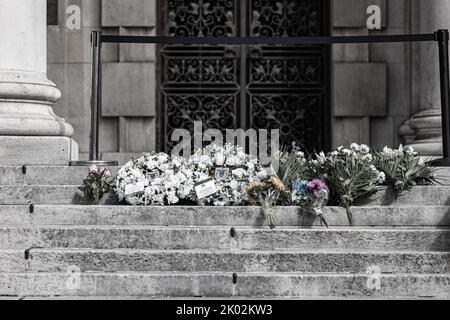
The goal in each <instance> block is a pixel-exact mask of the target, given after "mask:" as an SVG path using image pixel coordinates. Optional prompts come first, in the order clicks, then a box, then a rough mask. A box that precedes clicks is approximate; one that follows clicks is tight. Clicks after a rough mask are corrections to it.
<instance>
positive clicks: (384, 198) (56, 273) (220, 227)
mask: <svg viewBox="0 0 450 320" xmlns="http://www.w3.org/2000/svg"><path fill="white" fill-rule="evenodd" d="M116 170H117V168H116ZM442 174H443V175H446V176H448V172H447V171H446V170H442ZM85 175H86V168H67V167H26V168H23V167H0V298H1V297H4V298H6V297H10V298H32V299H36V298H42V297H53V298H58V297H68V298H99V299H105V298H108V299H110V298H133V299H134V298H136V299H143V298H164V297H174V298H177V297H184V298H196V297H205V298H210V297H215V298H237V297H241V298H242V297H244V298H257V297H265V298H299V299H308V298H368V297H370V298H400V299H404V298H413V299H414V298H450V229H449V226H450V184H449V185H448V186H447V185H443V186H435V187H416V188H414V189H413V190H412V192H410V193H407V194H405V195H404V196H401V197H399V198H398V199H397V200H395V199H393V198H392V197H391V195H390V193H389V192H387V191H386V192H381V193H379V194H377V195H376V196H374V197H373V198H371V199H369V200H368V201H366V202H365V203H361V204H360V206H358V207H354V208H353V215H354V220H355V227H349V226H348V223H347V217H346V213H345V210H343V209H342V208H336V207H329V208H326V210H325V215H326V219H327V222H328V223H329V225H330V228H328V229H327V228H325V227H322V226H320V225H319V224H318V222H317V221H315V220H314V219H313V218H312V217H311V216H310V215H308V214H304V213H302V212H301V210H299V208H294V207H286V208H276V210H275V215H276V218H277V221H278V225H279V227H277V229H275V230H269V229H268V228H267V227H265V218H264V215H263V214H262V212H261V210H260V209H259V208H257V207H226V208H212V207H130V206H118V205H114V203H115V201H116V200H115V198H114V197H113V196H111V197H109V198H108V199H106V200H105V202H104V204H103V205H101V206H90V205H87V204H86V203H85V202H84V200H83V198H82V196H81V194H80V192H78V191H77V186H78V185H79V184H80V182H81V180H82V179H83V178H84V176H85Z"/></svg>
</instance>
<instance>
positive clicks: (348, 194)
mask: <svg viewBox="0 0 450 320" xmlns="http://www.w3.org/2000/svg"><path fill="white" fill-rule="evenodd" d="M309 168H310V171H311V172H310V174H312V175H314V176H316V177H321V178H322V179H323V180H325V181H327V182H328V185H329V186H330V187H331V190H332V191H333V196H334V198H333V200H334V202H336V203H338V204H339V205H341V206H343V207H344V208H345V209H346V211H347V216H348V220H349V223H350V225H353V216H352V212H351V209H350V207H351V206H352V205H353V203H354V202H355V201H356V200H358V199H360V198H363V197H367V196H370V195H372V194H374V193H376V192H377V191H378V185H379V184H381V183H383V182H384V180H385V175H384V173H383V172H380V171H378V170H377V168H376V167H375V166H374V161H373V157H372V154H371V153H370V149H369V147H368V146H366V145H358V144H356V143H353V144H352V145H351V146H350V149H344V148H343V147H339V148H337V149H336V150H335V151H333V152H331V153H330V154H329V155H328V156H325V154H324V153H323V152H321V153H319V154H318V155H316V156H315V159H312V160H310V163H309Z"/></svg>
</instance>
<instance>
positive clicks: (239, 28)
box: [160, 0, 330, 150]
mask: <svg viewBox="0 0 450 320" xmlns="http://www.w3.org/2000/svg"><path fill="white" fill-rule="evenodd" d="M160 9H161V11H160V12H162V13H163V18H162V19H161V31H162V34H165V35H170V36H175V35H176V36H199V37H201V36H230V37H232V36H252V37H258V36H270V37H272V36H274V37H288V36H304V35H310V36H312V35H326V34H328V30H329V5H328V0H248V1H242V0H241V1H239V0H168V1H165V0H162V1H161V2H160ZM160 65H161V69H160V91H161V101H160V105H161V110H160V111H161V112H160V116H161V131H160V132H161V147H162V149H165V150H168V149H170V148H171V146H173V143H171V142H170V137H171V134H172V132H173V130H174V129H176V128H184V129H188V130H190V131H192V130H193V121H199V120H201V121H203V124H204V129H207V128H214V129H232V128H243V129H247V128H254V129H260V128H261V129H280V137H281V144H290V143H291V142H292V141H296V143H297V145H301V146H303V147H305V148H307V149H322V148H325V149H327V148H328V147H329V140H330V139H329V123H330V103H329V100H330V97H329V96H330V57H329V48H328V47H327V46H317V45H314V46H280V45H277V46H273V45H272V46H247V45H243V46H212V45H204V46H192V45H189V46H187V45H170V46H169V45H167V46H163V47H161V48H160Z"/></svg>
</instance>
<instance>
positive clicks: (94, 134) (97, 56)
mask: <svg viewBox="0 0 450 320" xmlns="http://www.w3.org/2000/svg"><path fill="white" fill-rule="evenodd" d="M101 37H102V33H101V32H100V31H93V32H92V33H91V46H92V70H91V72H92V87H91V128H90V130H91V132H90V136H89V160H87V161H72V162H71V163H70V165H71V166H91V165H94V164H95V165H97V166H117V165H118V163H117V161H101V160H99V127H100V119H101V105H102V104H101V99H102V92H101V88H102V79H101V75H102V69H101V68H102V39H101Z"/></svg>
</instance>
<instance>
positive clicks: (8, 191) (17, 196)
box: [0, 185, 118, 205]
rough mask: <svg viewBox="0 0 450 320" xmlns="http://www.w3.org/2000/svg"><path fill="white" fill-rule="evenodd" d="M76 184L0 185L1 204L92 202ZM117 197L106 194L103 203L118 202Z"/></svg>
mask: <svg viewBox="0 0 450 320" xmlns="http://www.w3.org/2000/svg"><path fill="white" fill-rule="evenodd" d="M78 188H79V186H74V185H32V186H28V185H24V186H5V185H4V186H0V205H11V204H16V205H25V204H91V203H90V202H89V201H87V200H86V199H85V198H84V197H83V193H82V192H81V191H80V190H78ZM117 202H118V201H117V197H116V195H115V194H113V193H111V194H108V195H105V197H104V199H102V201H101V204H110V205H113V204H117Z"/></svg>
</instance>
